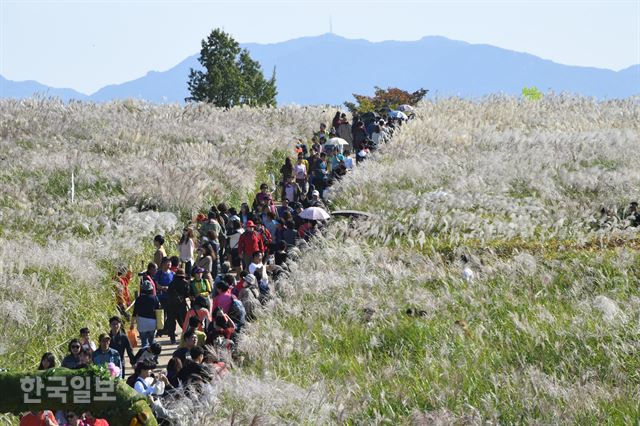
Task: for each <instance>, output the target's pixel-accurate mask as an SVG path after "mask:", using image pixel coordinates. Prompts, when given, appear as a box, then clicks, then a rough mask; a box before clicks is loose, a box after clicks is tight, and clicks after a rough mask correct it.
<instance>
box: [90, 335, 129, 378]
mask: <svg viewBox="0 0 640 426" xmlns="http://www.w3.org/2000/svg"><path fill="white" fill-rule="evenodd" d="M99 341H100V346H98V348H97V349H96V350H95V351H94V352H93V357H92V359H93V363H94V364H95V365H104V366H105V367H106V366H107V365H108V364H109V363H113V364H114V365H115V366H116V367H118V368H119V369H120V371H122V361H121V360H120V354H119V353H118V351H116V350H115V349H113V348H111V337H109V335H108V334H106V333H102V334H101V335H100V336H99Z"/></svg>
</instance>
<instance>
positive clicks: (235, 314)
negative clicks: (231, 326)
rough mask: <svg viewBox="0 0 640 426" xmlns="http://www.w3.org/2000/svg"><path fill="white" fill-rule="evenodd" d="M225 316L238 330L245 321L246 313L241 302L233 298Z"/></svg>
mask: <svg viewBox="0 0 640 426" xmlns="http://www.w3.org/2000/svg"><path fill="white" fill-rule="evenodd" d="M227 315H229V318H231V319H232V320H233V322H234V323H235V324H236V329H239V328H240V327H242V326H243V325H244V323H245V321H246V317H247V312H246V311H245V309H244V305H243V304H242V302H241V301H240V300H238V299H236V298H235V297H234V298H232V300H231V306H230V307H229V312H228V313H227Z"/></svg>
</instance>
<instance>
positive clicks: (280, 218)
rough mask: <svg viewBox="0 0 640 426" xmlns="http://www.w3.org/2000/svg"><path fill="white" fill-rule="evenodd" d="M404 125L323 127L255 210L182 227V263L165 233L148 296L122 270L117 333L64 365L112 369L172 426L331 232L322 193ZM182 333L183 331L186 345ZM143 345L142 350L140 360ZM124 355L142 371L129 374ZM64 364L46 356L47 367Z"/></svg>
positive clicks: (61, 415) (144, 281)
mask: <svg viewBox="0 0 640 426" xmlns="http://www.w3.org/2000/svg"><path fill="white" fill-rule="evenodd" d="M370 118H371V117H370ZM396 123H397V122H396V121H395V120H388V121H387V120H383V119H381V118H380V119H378V117H376V116H373V120H369V121H368V122H367V123H366V124H365V122H363V121H362V120H361V119H360V118H358V117H357V116H356V117H354V119H353V123H352V124H349V123H348V121H347V119H346V114H344V113H340V112H338V113H336V116H335V117H334V120H333V123H332V128H331V130H330V131H327V130H326V125H325V124H324V123H322V124H320V129H319V131H317V132H315V133H314V134H313V137H312V140H311V141H312V144H311V147H310V149H308V148H307V146H306V145H304V144H302V143H301V144H298V145H296V148H295V157H296V164H295V165H294V164H293V162H292V160H291V159H290V158H287V159H286V160H285V162H284V164H283V166H282V168H281V169H280V173H281V179H280V184H279V185H278V187H277V188H273V189H274V190H273V191H270V190H269V185H268V184H266V183H263V184H261V185H260V192H258V193H257V194H256V195H255V198H254V200H253V202H252V203H251V207H249V204H248V203H243V204H242V205H241V206H240V207H239V209H236V208H234V207H229V206H227V204H225V203H220V204H218V205H217V206H212V207H211V208H210V209H209V211H208V212H207V213H206V214H199V215H198V216H197V217H196V218H195V219H194V220H193V221H192V222H191V223H188V224H187V225H186V226H185V227H184V228H183V230H182V233H181V235H180V237H179V239H177V244H176V253H175V254H174V255H173V256H169V255H168V253H167V250H166V247H165V243H166V241H165V237H164V236H162V235H156V236H155V237H154V240H153V243H154V246H155V252H154V256H153V261H152V262H149V263H148V265H147V268H146V270H145V271H143V272H140V273H139V274H138V277H139V294H138V295H137V296H136V297H135V298H132V297H131V293H130V290H131V289H130V286H131V285H132V283H133V281H134V276H133V273H132V272H131V271H130V270H128V268H120V269H119V270H118V271H117V276H116V302H117V306H118V310H119V312H120V316H113V317H111V318H110V320H109V332H108V333H102V334H100V335H99V337H98V341H97V344H96V343H94V342H93V341H92V339H91V338H90V330H89V329H87V328H83V329H82V330H81V331H80V337H79V338H74V339H72V340H71V341H70V342H69V344H68V354H67V355H66V356H65V357H64V359H63V360H62V362H61V366H62V367H66V368H70V369H79V368H84V367H87V366H89V365H91V364H94V365H105V366H107V367H108V369H109V371H110V372H111V374H112V375H113V376H114V377H115V376H118V377H122V378H126V380H127V383H128V384H129V385H130V386H131V387H133V388H134V389H135V390H136V391H138V392H139V393H142V394H145V395H148V396H149V397H150V398H151V400H152V401H153V409H154V412H155V414H156V415H157V416H158V418H160V419H162V418H167V416H168V414H167V412H166V409H165V408H164V406H163V403H162V401H163V400H167V399H168V398H176V397H184V396H185V395H187V396H189V395H191V396H193V394H194V392H195V393H197V392H199V391H201V390H202V387H203V386H210V385H211V380H212V379H213V378H214V377H215V376H217V375H219V376H222V375H224V374H226V373H227V372H228V371H229V362H230V361H231V360H232V358H233V355H234V353H235V347H236V342H237V338H238V334H239V333H241V332H242V329H243V327H245V325H246V323H247V322H251V321H254V320H255V319H256V318H257V317H258V316H259V312H260V310H261V309H262V306H263V305H264V304H265V303H267V302H268V301H269V299H270V298H271V297H272V289H273V285H272V284H273V281H274V280H276V279H278V277H279V276H280V275H282V274H286V273H287V272H288V266H287V260H288V259H289V258H290V256H291V254H292V253H294V252H296V251H297V250H298V248H297V247H299V246H300V245H305V244H306V242H307V241H309V239H311V238H313V236H314V235H316V234H317V233H318V232H319V231H320V229H321V228H322V226H324V224H325V221H323V220H316V219H307V218H305V217H308V216H307V215H306V212H307V211H311V210H308V209H313V208H319V209H323V210H326V206H325V203H324V200H323V192H324V191H325V190H326V189H327V187H329V186H330V185H331V184H332V183H333V182H334V181H335V180H337V179H340V178H341V177H342V176H344V175H345V174H346V173H348V171H349V170H350V169H352V168H353V167H354V161H353V160H354V158H353V157H352V156H351V149H354V150H356V153H357V154H356V163H357V162H359V161H362V160H363V159H364V158H365V157H366V155H367V153H368V152H369V151H370V150H371V149H375V148H376V147H377V145H378V144H379V143H382V142H383V141H386V140H388V139H389V138H390V137H391V135H392V134H393V131H394V129H395V128H396V126H397V124H396ZM347 128H348V130H349V131H348V132H347ZM338 135H339V136H340V137H341V140H340V141H338V140H336V138H338ZM342 140H344V141H345V142H342ZM132 299H133V300H132ZM132 302H133V303H132ZM131 307H132V309H133V311H132V312H131V314H129V311H130V310H131ZM124 321H129V322H130V325H129V330H128V332H125V330H123V325H124ZM176 325H177V326H179V327H180V329H181V330H182V333H181V335H180V337H179V339H178V333H177V331H176V330H177V327H176ZM162 335H167V336H168V337H169V338H170V341H171V343H172V344H175V343H179V345H178V349H177V350H176V351H175V352H174V353H173V354H172V357H171V359H170V361H169V362H168V365H167V368H166V373H157V374H156V373H154V370H156V368H157V363H158V357H159V356H160V355H161V353H162V346H161V345H160V344H159V343H157V342H156V341H155V339H156V337H158V336H162ZM138 340H139V341H140V349H139V350H138V351H137V352H136V353H134V351H133V349H134V348H135V347H137V346H138ZM178 340H179V342H178ZM125 356H126V357H127V358H128V359H129V364H130V366H131V368H133V373H132V374H130V375H129V376H127V370H128V369H127V368H126V362H125ZM55 364H56V363H55V357H54V356H53V355H52V354H51V353H48V352H47V353H45V354H44V355H43V357H42V360H41V363H40V366H39V367H38V368H39V369H48V368H52V367H54V366H55ZM45 413H46V412H45ZM28 414H29V415H26V416H23V418H22V419H23V420H29V421H32V422H31V423H27V422H23V421H22V420H21V425H22V424H44V423H37V421H44V420H43V419H44V417H43V413H39V414H38V413H28ZM45 417H46V416H45ZM35 419H37V420H35ZM94 420H95V419H93V420H92V417H91V416H90V415H89V416H86V415H83V414H81V413H76V412H63V411H60V412H57V413H56V414H55V418H54V419H51V418H48V417H47V420H46V421H47V422H48V424H61V425H64V424H72V425H84V424H95V421H94ZM33 421H36V423H34V422H33ZM54 421H55V422H56V423H54ZM92 421H94V422H93V423H91V422H92ZM101 421H104V420H103V419H101ZM102 424H106V423H102Z"/></svg>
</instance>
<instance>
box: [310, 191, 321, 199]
mask: <svg viewBox="0 0 640 426" xmlns="http://www.w3.org/2000/svg"><path fill="white" fill-rule="evenodd" d="M311 195H312V196H314V197H319V196H320V193H319V192H318V191H317V190H315V189H314V190H313V192H312V193H311Z"/></svg>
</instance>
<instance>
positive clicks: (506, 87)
mask: <svg viewBox="0 0 640 426" xmlns="http://www.w3.org/2000/svg"><path fill="white" fill-rule="evenodd" d="M243 47H246V48H247V49H249V51H250V52H251V56H252V57H253V58H254V59H257V60H258V61H259V62H260V63H261V64H262V68H263V70H264V72H265V75H267V76H268V77H269V76H271V72H272V71H273V68H274V67H276V77H277V83H278V102H279V103H285V104H286V103H298V104H325V103H327V104H340V103H342V102H344V101H345V100H351V94H352V93H362V94H371V93H372V91H373V87H374V86H380V87H389V86H397V87H400V88H403V89H406V90H411V91H413V90H416V89H418V88H420V87H424V88H425V89H429V90H430V94H429V96H430V97H433V96H435V95H437V96H451V95H456V96H463V97H477V96H482V95H486V94H490V93H507V94H520V92H521V90H522V88H523V87H524V86H536V87H538V88H539V89H540V90H542V91H544V92H546V91H548V90H553V91H554V92H556V93H559V92H572V93H578V94H582V95H586V96H594V97H597V98H621V97H627V96H631V95H634V94H639V93H640V65H634V66H631V67H629V68H627V69H624V70H621V71H617V72H616V71H612V70H606V69H599V68H591V67H578V66H568V65H562V64H558V63H555V62H553V61H549V60H545V59H541V58H539V57H536V56H534V55H530V54H527V53H520V52H514V51H511V50H506V49H501V48H498V47H494V46H490V45H484V44H470V43H466V42H462V41H455V40H450V39H447V38H445V37H437V36H431V37H424V38H422V39H420V40H417V41H385V42H379V43H372V42H369V41H367V40H351V39H346V38H343V37H340V36H336V35H334V34H324V35H321V36H316V37H303V38H298V39H294V40H289V41H285V42H281V43H275V44H256V43H248V44H244V45H243ZM191 67H194V68H197V67H199V64H198V62H197V55H193V56H190V57H188V58H186V59H185V60H184V61H182V62H180V63H179V64H178V65H176V66H175V67H173V68H171V69H169V70H167V71H163V72H157V71H152V72H149V73H147V75H145V76H144V77H141V78H138V79H135V80H132V81H128V82H126V83H122V84H114V85H109V86H105V87H103V88H102V89H100V90H98V91H97V92H96V93H94V94H92V95H91V96H88V97H84V95H82V94H79V93H77V92H74V91H73V90H70V89H50V88H47V87H46V86H42V85H39V86H37V84H38V83H35V82H19V83H17V82H9V81H7V80H2V81H0V83H1V88H0V89H1V90H0V92H1V93H0V95H1V96H2V97H9V96H11V97H23V96H28V95H29V94H30V93H33V91H40V92H44V91H47V90H48V92H46V93H47V94H49V95H56V96H60V97H62V98H64V99H68V98H69V97H75V98H76V99H90V100H94V101H105V100H111V99H119V98H129V97H133V98H143V99H147V100H149V101H152V102H182V101H183V100H184V98H186V97H187V96H188V95H189V93H188V91H187V85H186V81H187V76H188V74H189V69H190V68H191ZM27 83H28V84H30V85H31V86H28V85H27V86H25V84H27ZM15 85H21V86H20V88H19V89H16V88H15V87H14V86H15Z"/></svg>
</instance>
